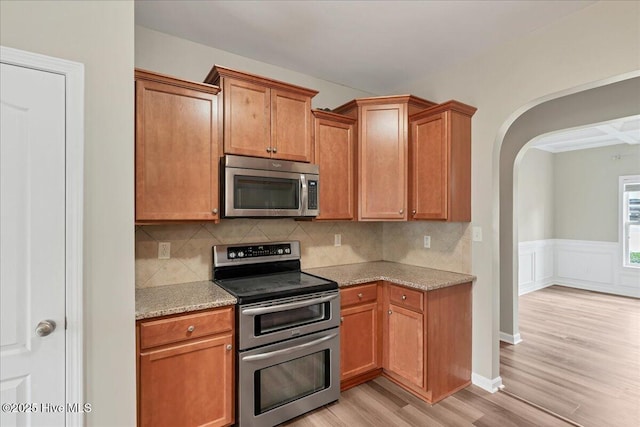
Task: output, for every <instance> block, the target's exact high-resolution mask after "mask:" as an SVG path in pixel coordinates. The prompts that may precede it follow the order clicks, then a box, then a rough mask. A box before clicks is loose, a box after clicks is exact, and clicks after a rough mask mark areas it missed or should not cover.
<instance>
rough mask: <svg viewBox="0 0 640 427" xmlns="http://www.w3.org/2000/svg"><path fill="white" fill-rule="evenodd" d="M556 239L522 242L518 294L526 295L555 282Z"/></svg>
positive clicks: (520, 246) (519, 258)
mask: <svg viewBox="0 0 640 427" xmlns="http://www.w3.org/2000/svg"><path fill="white" fill-rule="evenodd" d="M554 244H555V243H554V241H553V240H552V239H549V240H534V241H531V242H521V243H520V245H519V253H518V263H519V266H518V278H519V282H518V286H519V288H518V295H524V294H526V293H529V292H533V291H536V290H538V289H542V288H546V287H547V286H549V285H551V284H553V277H554V254H555V252H554Z"/></svg>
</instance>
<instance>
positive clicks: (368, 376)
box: [340, 368, 382, 391]
mask: <svg viewBox="0 0 640 427" xmlns="http://www.w3.org/2000/svg"><path fill="white" fill-rule="evenodd" d="M381 374H382V368H378V369H376V370H373V371H371V372H367V373H364V374H360V375H357V376H355V377H351V378H349V379H347V380H344V381H340V391H345V390H349V389H350V388H352V387H355V386H357V385H360V384H363V383H366V382H367V381H371V380H372V379H374V378H377V377H379V376H380V375H381Z"/></svg>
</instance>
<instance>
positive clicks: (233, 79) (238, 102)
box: [205, 65, 318, 162]
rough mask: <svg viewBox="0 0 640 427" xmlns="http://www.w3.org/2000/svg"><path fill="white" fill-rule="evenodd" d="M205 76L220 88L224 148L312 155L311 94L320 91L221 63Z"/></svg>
mask: <svg viewBox="0 0 640 427" xmlns="http://www.w3.org/2000/svg"><path fill="white" fill-rule="evenodd" d="M205 82H206V83H210V84H214V85H218V86H220V87H221V88H222V94H221V104H220V105H221V111H223V113H222V114H221V115H220V117H219V128H220V132H221V135H222V136H221V138H222V141H224V153H225V154H238V155H243V156H255V157H266V158H274V159H283V160H295V161H302V162H310V161H311V160H312V151H311V132H312V130H311V126H312V123H311V98H313V97H314V96H315V95H316V94H317V93H318V92H317V91H315V90H311V89H306V88H303V87H300V86H294V85H291V84H288V83H283V82H280V81H277V80H271V79H267V78H265V77H260V76H257V75H253V74H248V73H244V72H241V71H236V70H231V69H229V68H224V67H221V66H219V65H216V66H214V67H213V69H212V70H211V72H210V73H209V75H208V76H207V77H206V79H205Z"/></svg>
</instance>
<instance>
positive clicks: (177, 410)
mask: <svg viewBox="0 0 640 427" xmlns="http://www.w3.org/2000/svg"><path fill="white" fill-rule="evenodd" d="M233 321H234V315H233V307H225V308H222V309H217V310H212V311H208V312H204V313H197V314H190V315H185V316H177V317H172V318H167V319H160V320H150V321H141V322H139V323H138V338H139V341H138V346H139V348H140V350H139V356H138V425H139V426H143V427H144V426H154V427H158V426H178V425H179V426H185V427H187V426H228V425H231V424H232V423H233V422H234V414H233V407H234V379H235V377H234V356H233V355H234V351H233V345H234V339H233V336H234V335H233ZM203 330H204V331H205V332H203V333H206V334H207V335H205V336H201V335H199V332H200V331H203ZM163 331H164V333H162V332H163ZM196 337H197V338H196ZM149 345H151V347H148V348H145V346H149Z"/></svg>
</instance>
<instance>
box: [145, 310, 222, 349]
mask: <svg viewBox="0 0 640 427" xmlns="http://www.w3.org/2000/svg"><path fill="white" fill-rule="evenodd" d="M233 320H234V319H233V307H225V308H220V309H216V310H213V311H207V312H204V313H197V314H188V315H185V316H179V317H171V318H169V319H161V320H151V321H148V322H141V323H140V348H141V349H144V348H149V347H156V346H159V345H164V344H170V343H174V342H179V341H184V340H188V339H191V338H198V337H203V336H206V335H212V334H217V333H220V332H226V331H230V330H232V328H233Z"/></svg>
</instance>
